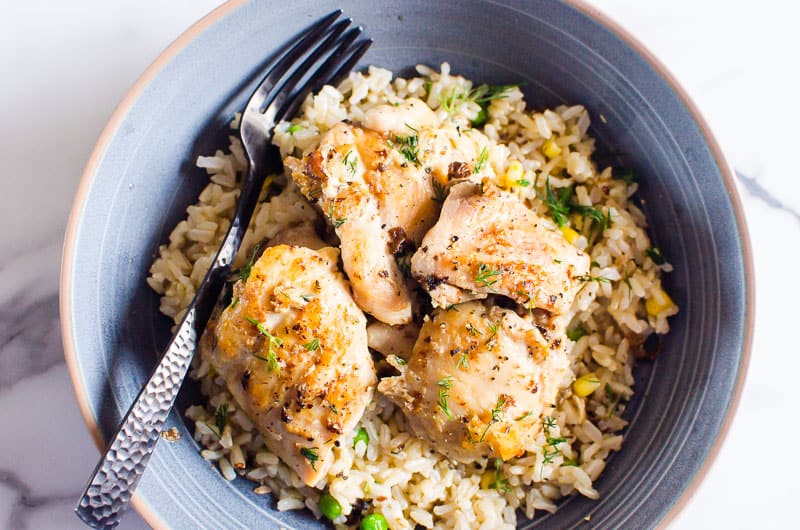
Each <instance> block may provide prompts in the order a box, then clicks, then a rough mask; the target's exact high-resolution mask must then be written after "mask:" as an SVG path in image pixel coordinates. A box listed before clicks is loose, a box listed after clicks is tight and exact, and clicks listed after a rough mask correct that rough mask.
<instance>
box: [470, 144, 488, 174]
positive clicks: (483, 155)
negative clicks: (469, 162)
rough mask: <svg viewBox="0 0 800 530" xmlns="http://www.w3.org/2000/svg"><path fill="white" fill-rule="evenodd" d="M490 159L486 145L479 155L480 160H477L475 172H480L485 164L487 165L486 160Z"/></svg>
mask: <svg viewBox="0 0 800 530" xmlns="http://www.w3.org/2000/svg"><path fill="white" fill-rule="evenodd" d="M488 160H489V151H487V150H486V146H484V147H483V149H481V152H480V154H479V155H478V160H477V162H475V171H473V173H480V172H481V171H482V170H483V168H484V166H486V162H487V161H488Z"/></svg>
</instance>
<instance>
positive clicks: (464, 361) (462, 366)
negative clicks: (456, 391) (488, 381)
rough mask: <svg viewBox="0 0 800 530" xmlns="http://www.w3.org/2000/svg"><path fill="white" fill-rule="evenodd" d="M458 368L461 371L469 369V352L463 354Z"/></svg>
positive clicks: (457, 365)
mask: <svg viewBox="0 0 800 530" xmlns="http://www.w3.org/2000/svg"><path fill="white" fill-rule="evenodd" d="M456 368H458V369H459V370H467V369H469V358H468V356H467V352H464V353H462V354H461V357H459V359H458V364H456Z"/></svg>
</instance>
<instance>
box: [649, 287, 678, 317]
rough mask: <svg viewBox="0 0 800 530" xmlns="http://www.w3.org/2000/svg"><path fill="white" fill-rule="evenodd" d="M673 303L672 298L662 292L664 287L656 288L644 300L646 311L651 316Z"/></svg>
mask: <svg viewBox="0 0 800 530" xmlns="http://www.w3.org/2000/svg"><path fill="white" fill-rule="evenodd" d="M674 305H675V302H673V301H672V298H670V297H669V295H668V294H667V293H666V292H664V289H661V288H658V289H656V290H654V291H653V292H652V293H651V294H650V298H648V299H647V302H645V304H644V307H645V309H647V312H648V313H649V314H650V315H652V316H657V315H658V314H660V313H661V312H663V311H664V310H666V309H669V308H671V307H672V306H674Z"/></svg>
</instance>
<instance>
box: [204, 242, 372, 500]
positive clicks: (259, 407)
mask: <svg viewBox="0 0 800 530" xmlns="http://www.w3.org/2000/svg"><path fill="white" fill-rule="evenodd" d="M303 230H306V229H303ZM296 235H305V236H310V233H308V232H307V230H306V233H305V234H302V233H299V234H298V233H296V234H295V236H296ZM285 237H288V236H285ZM337 260H338V252H337V251H336V250H335V249H333V248H330V247H328V248H324V249H321V250H319V251H314V250H311V249H308V248H302V247H294V246H287V245H277V246H272V247H269V248H267V249H266V250H265V251H264V254H263V255H262V256H261V258H260V259H259V260H258V261H257V262H256V263H255V264H254V265H253V266H252V270H251V272H250V275H249V277H248V278H247V280H246V281H245V282H241V281H240V282H238V283H237V284H236V285H235V286H234V293H233V296H234V298H233V302H231V304H230V305H229V306H228V307H227V308H226V309H225V310H224V311H223V312H222V314H221V315H220V317H219V319H218V321H217V322H216V325H215V327H214V330H213V333H214V336H213V339H214V340H213V341H212V343H213V344H214V347H213V348H212V349H211V350H210V351H205V352H204V355H210V360H211V364H212V366H213V367H214V368H215V369H216V370H217V372H219V373H220V375H222V377H223V378H224V379H225V382H226V384H227V386H228V388H229V390H230V392H231V394H233V396H234V398H235V399H236V401H237V403H238V404H239V406H240V407H241V408H242V409H243V410H244V411H245V412H246V413H247V415H248V416H249V417H250V418H251V419H252V420H253V422H254V424H255V425H256V427H257V428H258V430H259V432H260V433H261V434H262V435H263V436H264V440H265V442H266V444H267V446H268V447H269V448H270V450H271V451H273V452H274V453H275V454H276V455H278V456H279V457H280V458H281V460H283V462H284V463H286V464H287V465H288V466H289V467H291V468H292V469H293V470H294V471H296V472H297V474H298V475H299V476H300V478H301V479H302V480H303V482H305V483H306V484H308V485H309V486H312V485H314V484H316V483H317V482H318V481H319V479H320V478H321V477H323V476H324V475H325V472H326V471H327V469H328V468H329V467H330V464H331V458H332V453H331V448H332V446H333V444H334V443H335V442H336V441H337V440H338V439H339V438H340V437H341V436H343V435H344V434H345V433H347V432H349V431H350V430H352V429H353V427H354V426H355V425H356V423H357V422H358V421H359V419H360V418H361V416H362V415H363V413H364V410H365V408H366V406H367V405H368V404H369V402H370V400H371V399H372V394H373V389H374V386H375V383H376V376H375V369H374V366H373V363H372V358H371V356H370V353H369V350H368V348H367V332H366V318H365V317H364V314H363V313H362V312H361V310H360V309H359V308H358V307H357V306H356V305H355V303H354V302H353V299H352V297H351V295H350V291H349V288H348V286H347V283H346V282H345V280H344V278H343V277H342V274H341V273H340V272H338V270H337Z"/></svg>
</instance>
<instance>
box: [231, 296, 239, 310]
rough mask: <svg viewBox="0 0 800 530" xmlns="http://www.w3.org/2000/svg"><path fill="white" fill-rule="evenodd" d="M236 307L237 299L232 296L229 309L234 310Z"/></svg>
mask: <svg viewBox="0 0 800 530" xmlns="http://www.w3.org/2000/svg"><path fill="white" fill-rule="evenodd" d="M237 305H239V297H238V296H234V297H233V300H231V309H233V308H235V307H236V306H237Z"/></svg>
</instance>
